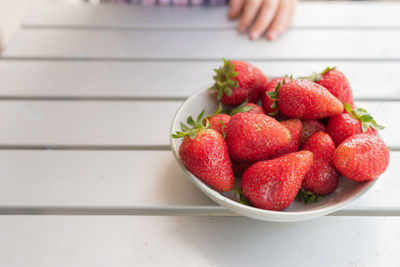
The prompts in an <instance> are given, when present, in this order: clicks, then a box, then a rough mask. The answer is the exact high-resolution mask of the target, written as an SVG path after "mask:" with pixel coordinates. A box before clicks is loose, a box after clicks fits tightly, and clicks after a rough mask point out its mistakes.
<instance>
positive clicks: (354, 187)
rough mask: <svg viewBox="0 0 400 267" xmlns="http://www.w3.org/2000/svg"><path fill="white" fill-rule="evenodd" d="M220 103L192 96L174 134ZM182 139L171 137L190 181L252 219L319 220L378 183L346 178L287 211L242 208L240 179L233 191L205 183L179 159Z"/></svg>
mask: <svg viewBox="0 0 400 267" xmlns="http://www.w3.org/2000/svg"><path fill="white" fill-rule="evenodd" d="M217 105H218V103H217V100H216V98H215V96H214V95H213V94H212V93H210V92H209V91H208V90H207V88H204V89H201V90H199V91H197V92H196V93H195V94H193V95H192V96H191V97H189V98H188V99H187V100H186V101H185V102H184V103H183V104H182V106H181V107H180V108H179V109H178V111H177V113H176V114H175V117H174V119H173V122H172V125H171V133H170V136H171V134H172V133H173V132H175V131H177V130H178V131H180V130H181V129H180V124H179V123H180V122H181V121H182V122H185V121H186V119H187V117H188V116H189V115H192V116H193V117H195V116H197V115H198V114H199V113H200V112H201V110H202V109H205V110H206V113H205V114H206V115H208V114H212V113H213V112H214V111H215V110H216V108H217ZM181 142H182V141H181V140H180V139H172V138H171V149H172V152H173V154H174V156H175V159H176V160H177V161H178V163H179V165H180V166H181V167H182V169H183V170H184V171H185V173H186V174H187V176H188V177H189V179H190V180H191V181H192V182H193V183H194V184H195V185H196V186H197V187H198V188H199V189H200V190H201V191H203V192H204V193H205V194H206V195H208V196H209V197H210V198H211V199H213V200H214V201H216V202H217V203H218V204H220V205H222V206H225V207H227V208H229V209H231V210H232V211H234V212H237V213H240V214H243V215H246V216H250V217H253V218H257V219H262V220H268V221H299V220H306V219H309V218H315V217H319V216H322V215H324V214H328V213H331V212H333V211H336V210H338V209H340V208H341V207H343V206H344V205H346V204H348V203H350V202H351V201H353V200H354V199H356V198H357V197H358V196H360V195H361V194H362V193H363V192H365V191H366V190H367V189H368V188H369V187H371V185H372V184H373V183H374V182H375V181H376V179H375V180H372V181H367V182H362V183H358V182H354V181H351V180H349V179H346V178H344V177H340V181H339V187H338V189H337V190H336V191H335V192H334V193H332V194H330V195H327V196H324V197H323V199H322V200H320V201H318V202H316V203H312V204H307V205H306V204H304V203H302V202H298V201H294V202H293V203H292V204H291V205H290V207H288V208H287V209H285V210H283V211H268V210H262V209H258V208H255V207H250V206H246V205H242V204H240V203H238V202H236V201H235V198H234V191H235V190H236V189H237V188H239V187H240V181H239V179H236V183H235V188H234V189H233V190H231V191H229V192H224V193H220V192H218V191H215V190H214V189H212V188H211V187H209V186H208V185H206V184H205V183H203V182H202V181H201V180H200V179H198V178H197V177H196V176H194V175H193V174H191V173H190V172H189V171H188V170H187V169H186V168H185V167H184V166H183V164H182V162H181V160H180V158H179V153H178V152H179V146H180V144H181Z"/></svg>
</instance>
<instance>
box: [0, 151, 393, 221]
mask: <svg viewBox="0 0 400 267" xmlns="http://www.w3.org/2000/svg"><path fill="white" fill-rule="evenodd" d="M0 162H1V163H0V169H1V176H2V186H1V187H0V213H3V212H5V211H6V210H5V208H7V209H8V210H12V209H13V207H14V208H18V209H19V210H23V208H29V209H35V208H37V209H39V210H40V209H43V213H45V214H46V212H45V211H46V208H47V209H50V212H49V213H54V212H55V213H57V209H60V212H61V211H62V210H63V209H65V208H67V211H66V213H68V208H70V209H72V210H73V209H74V208H75V209H78V210H79V209H85V210H86V212H87V213H91V212H93V213H96V212H100V213H101V209H103V210H110V211H112V210H119V209H126V210H125V211H124V212H125V213H127V214H133V215H134V214H151V212H152V210H153V211H154V214H155V215H156V214H166V213H171V214H174V215H188V214H191V215H207V214H208V213H209V214H208V215H225V214H227V211H226V210H225V209H224V208H221V209H218V210H213V209H214V208H215V207H217V204H215V203H214V202H212V201H211V200H210V199H208V198H207V197H206V196H205V195H204V194H203V193H201V192H200V191H199V190H198V189H197V188H196V187H195V186H194V185H192V184H191V183H190V182H189V179H188V178H187V177H186V176H185V174H184V173H183V171H182V170H181V169H180V167H179V166H178V164H177V163H176V162H175V160H174V158H173V156H172V153H171V152H170V151H51V150H48V151H24V150H18V151H12V150H0ZM399 172H400V152H392V153H391V164H390V168H389V169H388V170H387V172H386V173H385V174H383V175H382V176H381V177H379V179H378V181H377V182H376V184H375V185H374V187H373V188H371V190H370V191H368V192H367V193H366V194H364V195H363V196H362V197H361V198H360V199H358V200H356V201H355V202H354V203H352V204H351V205H349V206H348V207H346V208H345V209H343V211H341V212H342V213H340V212H339V214H346V212H347V211H349V212H350V213H358V214H362V213H365V211H367V210H379V211H380V212H381V213H384V214H386V215H390V214H400V195H399V194H398V193H397V192H398V188H399V187H400V180H399V179H398V173H399ZM99 209H100V210H99ZM146 210H147V211H148V212H147V213H146ZM163 210H164V213H163ZM103 212H105V211H103ZM124 212H122V213H124ZM207 212H208V213H207ZM343 212H344V213H343Z"/></svg>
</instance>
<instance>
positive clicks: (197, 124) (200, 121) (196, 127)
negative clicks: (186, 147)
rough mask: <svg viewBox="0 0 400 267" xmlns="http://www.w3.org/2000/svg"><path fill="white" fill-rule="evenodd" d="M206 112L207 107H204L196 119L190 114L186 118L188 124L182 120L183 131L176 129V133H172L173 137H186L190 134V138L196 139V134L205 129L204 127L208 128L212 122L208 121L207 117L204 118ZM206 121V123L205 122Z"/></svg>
mask: <svg viewBox="0 0 400 267" xmlns="http://www.w3.org/2000/svg"><path fill="white" fill-rule="evenodd" d="M204 113H205V109H203V110H202V111H201V112H200V114H199V115H198V116H197V119H196V121H195V120H194V119H193V117H192V116H189V117H188V118H187V119H186V123H187V124H188V125H189V126H190V127H189V126H188V125H186V124H184V123H183V122H180V126H181V131H176V132H175V133H174V134H172V138H175V139H178V138H182V137H186V136H189V137H190V139H194V138H195V137H196V134H197V133H198V132H199V131H201V130H203V129H208V128H209V126H210V124H209V122H208V119H207V118H205V119H204V118H203V116H204ZM204 122H205V124H204Z"/></svg>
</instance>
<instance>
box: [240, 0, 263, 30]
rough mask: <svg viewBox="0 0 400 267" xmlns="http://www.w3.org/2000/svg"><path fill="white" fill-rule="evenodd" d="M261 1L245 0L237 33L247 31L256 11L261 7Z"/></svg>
mask: <svg viewBox="0 0 400 267" xmlns="http://www.w3.org/2000/svg"><path fill="white" fill-rule="evenodd" d="M261 3H262V0H247V1H246V2H245V4H244V10H243V14H242V16H241V18H240V22H239V28H238V30H239V32H241V33H243V32H245V31H246V30H247V28H248V27H249V26H250V24H251V23H252V22H253V20H254V18H255V16H256V15H257V13H258V10H259V8H260V6H261Z"/></svg>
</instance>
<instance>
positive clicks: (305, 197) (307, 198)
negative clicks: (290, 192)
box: [296, 187, 322, 204]
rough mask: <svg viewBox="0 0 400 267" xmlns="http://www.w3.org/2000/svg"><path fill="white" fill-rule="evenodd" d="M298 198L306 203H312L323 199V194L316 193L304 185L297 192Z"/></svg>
mask: <svg viewBox="0 0 400 267" xmlns="http://www.w3.org/2000/svg"><path fill="white" fill-rule="evenodd" d="M296 199H297V200H299V201H303V202H304V203H305V204H310V203H313V202H317V201H319V200H321V199H322V196H321V195H316V194H314V193H312V192H310V191H307V190H305V189H304V188H303V187H300V190H299V192H298V193H297V196H296Z"/></svg>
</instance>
